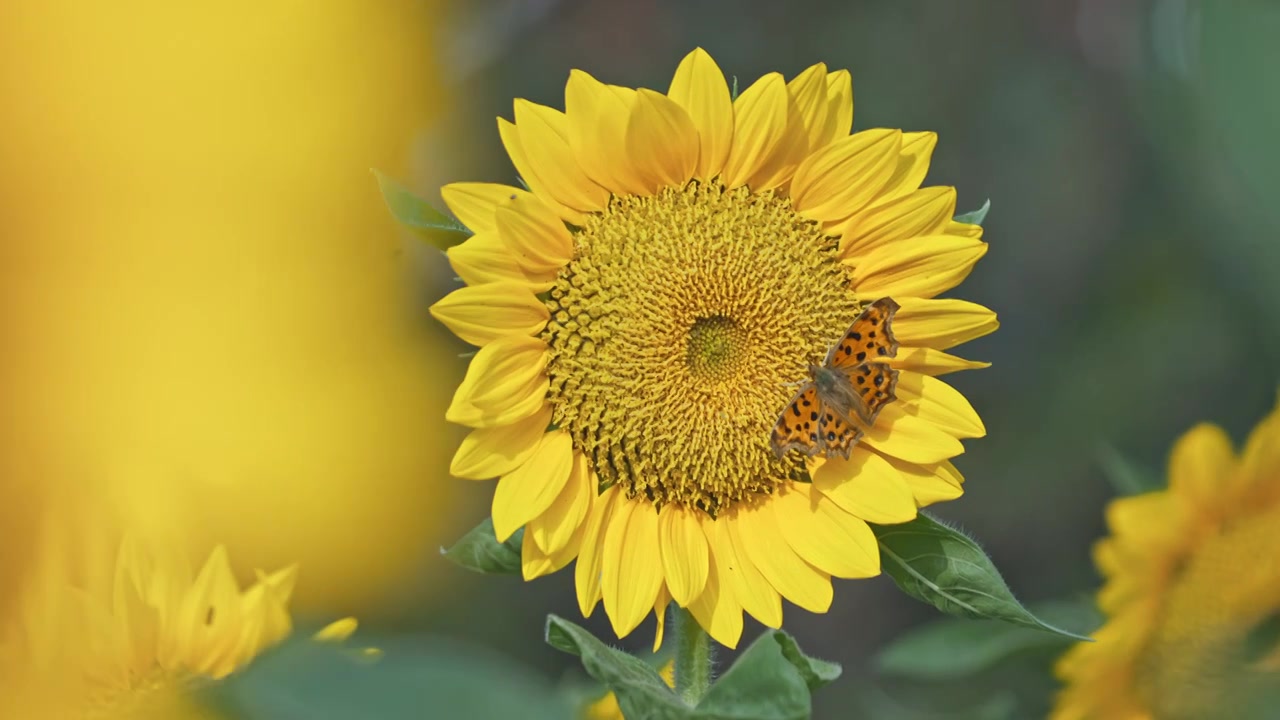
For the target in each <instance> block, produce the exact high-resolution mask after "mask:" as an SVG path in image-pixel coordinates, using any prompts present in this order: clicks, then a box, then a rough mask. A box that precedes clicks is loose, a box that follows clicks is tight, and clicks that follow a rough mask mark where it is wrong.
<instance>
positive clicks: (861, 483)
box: [813, 445, 916, 525]
mask: <svg viewBox="0 0 1280 720" xmlns="http://www.w3.org/2000/svg"><path fill="white" fill-rule="evenodd" d="M813 487H814V489H815V490H817V491H819V492H820V493H822V494H823V495H825V496H826V497H828V498H830V499H831V502H833V503H835V504H836V505H837V506H839V507H840V508H841V509H843V510H844V511H845V512H848V513H850V514H852V515H854V516H855V517H859V518H862V519H863V520H866V521H867V522H873V523H876V524H878V525H892V524H894V523H903V522H908V521H910V520H914V519H915V517H916V501H915V497H914V496H912V494H911V487H910V486H909V485H907V482H906V480H905V479H904V478H903V477H902V475H901V473H899V472H898V471H897V470H896V469H894V467H893V466H892V465H890V464H889V461H887V460H885V459H884V458H882V457H880V456H879V455H877V454H875V453H874V452H871V451H870V450H868V449H866V448H864V447H862V446H860V445H859V446H855V447H854V448H853V450H852V451H851V452H850V453H849V459H848V460H846V459H844V458H832V459H828V460H827V461H826V462H824V463H822V465H821V466H820V467H819V468H818V469H817V470H815V471H814V472H813Z"/></svg>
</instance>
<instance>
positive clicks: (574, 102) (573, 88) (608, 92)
mask: <svg viewBox="0 0 1280 720" xmlns="http://www.w3.org/2000/svg"><path fill="white" fill-rule="evenodd" d="M635 101H636V91H635V90H632V89H631V88H624V87H618V86H616V85H606V84H604V83H602V82H600V81H599V80H596V79H595V78H593V77H591V75H589V74H587V73H585V72H583V71H581V70H573V71H571V72H570V73H569V82H568V83H567V84H566V85H565V89H564V104H565V115H566V116H567V118H568V132H569V147H570V148H572V149H573V154H574V157H576V158H577V159H578V165H580V166H581V167H582V170H583V172H585V173H586V174H587V177H589V178H591V179H592V180H594V181H596V182H597V183H599V184H600V185H601V186H603V187H605V188H609V189H612V190H613V191H615V192H616V193H619V194H626V195H642V194H644V190H645V184H644V181H643V180H642V179H641V178H640V175H639V173H637V172H636V168H635V166H634V164H633V162H632V158H631V156H630V155H629V154H628V153H622V152H618V149H619V148H623V147H626V138H627V125H628V123H629V122H630V119H631V108H632V107H633V106H634V105H635Z"/></svg>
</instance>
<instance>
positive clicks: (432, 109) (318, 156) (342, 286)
mask: <svg viewBox="0 0 1280 720" xmlns="http://www.w3.org/2000/svg"><path fill="white" fill-rule="evenodd" d="M439 5H440V3H439V2H437V1H435V0H426V1H425V2H423V1H420V0H385V1H381V2H365V1H364V0H321V1H320V2H300V1H298V0H285V1H284V2H273V3H266V4H264V3H260V2H252V1H250V0H227V1H224V2H218V3H194V4H192V3H173V2H167V1H165V0H125V1H124V2H121V3H85V2H82V1H81V0H14V1H12V2H4V3H0V103H2V104H3V106H4V108H5V110H4V112H3V113H0V157H3V158H4V162H3V164H2V166H0V346H3V347H4V348H5V349H6V350H5V352H4V353H3V354H0V395H2V396H3V397H4V398H5V402H4V403H3V407H2V408H0V483H2V484H3V486H4V489H5V492H4V497H5V498H6V503H3V504H2V505H3V508H0V523H3V524H4V525H5V539H6V547H7V550H6V556H7V557H6V558H5V559H4V560H0V563H2V564H3V565H0V580H4V581H5V582H6V584H10V585H11V583H8V581H9V580H10V579H13V578H18V577H21V575H22V574H23V573H24V572H25V571H26V566H27V565H28V564H29V562H30V560H29V558H30V556H31V554H32V553H33V552H34V550H33V548H32V547H30V546H29V543H28V542H27V540H25V539H24V538H26V537H29V536H30V534H31V533H32V532H33V528H30V527H26V526H27V525H29V522H28V518H29V517H30V516H31V511H32V510H35V509H44V508H46V507H47V506H48V505H49V504H50V502H51V501H50V500H48V499H47V498H46V497H45V496H46V495H47V494H48V493H49V492H50V491H51V490H52V489H53V488H54V487H56V486H62V487H63V488H64V489H65V490H66V491H67V493H68V494H74V493H78V492H81V491H82V490H88V489H90V486H93V487H92V490H93V492H94V493H95V494H97V495H98V496H100V497H101V498H102V505H100V506H99V507H97V508H96V509H95V511H96V512H100V513H104V514H113V515H116V516H118V517H119V518H120V522H121V523H123V524H124V525H126V526H128V527H132V528H136V529H139V530H141V531H152V530H155V531H167V530H172V529H174V528H180V529H181V530H182V531H183V532H182V537H183V542H184V543H185V544H187V545H189V546H190V550H191V557H192V558H197V557H199V558H203V557H206V556H207V555H208V553H209V550H210V548H212V547H213V546H214V545H215V544H218V543H222V544H225V545H226V547H227V549H228V551H229V553H230V558H231V562H232V563H233V564H234V566H235V567H236V569H237V570H238V571H239V572H241V573H242V574H243V573H244V572H245V571H246V570H248V569H250V568H253V567H273V566H281V565H285V564H288V563H293V562H298V563H301V564H302V566H303V567H305V568H307V571H306V573H305V574H304V576H303V578H302V580H301V583H300V585H299V587H298V588H297V593H296V595H297V597H296V604H297V606H298V607H299V609H302V610H306V609H313V610H316V611H319V612H342V613H344V614H345V613H346V612H362V613H363V612H364V611H365V610H366V609H367V608H370V607H372V606H374V605H378V604H382V603H386V602H388V600H387V599H388V597H389V593H391V592H392V591H395V590H397V589H403V588H406V587H412V586H413V585H412V584H413V583H421V577H422V571H423V569H424V568H426V567H429V565H428V564H427V563H424V562H422V560H423V558H425V557H430V553H431V552H432V551H433V550H434V548H435V547H436V546H437V545H439V544H440V543H441V542H443V541H444V540H445V539H446V538H448V537H450V536H452V535H453V534H454V532H455V531H456V528H452V527H442V526H441V523H443V522H445V520H443V518H446V517H448V513H447V509H448V507H449V505H450V503H451V498H452V497H453V493H454V488H453V487H452V484H451V483H447V482H446V483H441V482H433V481H432V478H435V477H441V476H444V475H445V462H446V459H445V455H446V449H445V448H446V447H447V446H448V445H449V443H450V439H449V437H448V434H447V432H446V431H445V428H444V427H443V425H444V423H443V422H442V421H441V420H440V416H441V415H442V414H443V410H444V407H445V405H446V404H447V400H448V398H447V394H446V391H445V390H443V389H441V386H442V385H444V384H445V383H442V382H441V379H440V377H439V375H440V373H441V372H442V371H439V370H435V369H434V368H443V367H450V368H451V367H453V365H452V363H448V362H446V361H447V360H450V359H452V355H451V354H446V353H445V351H444V350H443V348H442V347H438V345H439V343H438V342H437V339H436V338H435V337H434V336H433V334H432V333H433V332H434V330H433V329H431V328H430V327H429V324H427V323H423V322H422V320H421V318H420V317H419V316H420V310H415V305H416V297H415V295H416V292H417V291H416V289H415V288H414V287H413V286H412V283H411V281H412V276H411V272H410V268H409V267H408V264H407V262H406V257H405V255H404V254H403V253H401V251H400V248H399V244H398V239H397V236H396V230H395V228H394V226H393V224H392V223H391V222H390V220H389V219H388V218H387V217H386V215H385V211H384V208H383V206H382V202H381V199H380V197H379V196H378V192H377V189H376V185H375V183H374V181H373V178H372V176H371V175H370V173H369V168H371V167H379V168H387V169H389V170H394V169H397V168H399V169H401V170H402V171H404V172H407V171H408V167H409V158H410V156H411V154H412V151H413V149H414V145H415V143H419V142H421V141H422V139H423V137H424V133H425V132H427V131H428V130H430V129H431V126H432V124H433V123H434V122H436V121H437V120H438V118H439V116H440V107H441V106H442V102H443V98H442V91H441V88H440V83H439V78H438V76H437V75H438V73H437V69H436V66H435V63H434V59H433V48H432V39H431V33H432V31H433V28H434V26H435V23H434V22H433V18H434V17H435V16H436V14H437V13H438V12H439V10H440V9H439ZM286 509H287V512H283V511H284V510H286ZM11 533H12V535H13V536H15V537H14V538H11V537H10V534H11ZM11 539H13V540H14V542H13V544H12V545H9V544H8V543H9V541H10V540H11ZM8 548H12V549H13V552H12V556H11V557H9V555H11V553H10V552H9V551H8ZM419 587H421V586H419ZM0 609H2V608H0Z"/></svg>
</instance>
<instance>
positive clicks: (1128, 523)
mask: <svg viewBox="0 0 1280 720" xmlns="http://www.w3.org/2000/svg"><path fill="white" fill-rule="evenodd" d="M1186 507H1187V506H1186V504H1185V503H1183V502H1181V500H1180V499H1179V498H1177V497H1176V496H1174V495H1173V494H1172V493H1169V492H1165V491H1160V492H1149V493H1144V494H1142V495H1131V496H1129V497H1122V498H1119V499H1116V500H1112V501H1111V504H1110V505H1108V506H1107V509H1106V516H1107V525H1108V526H1110V528H1111V532H1112V534H1113V535H1114V536H1115V537H1116V538H1117V539H1119V540H1121V541H1122V542H1123V543H1125V544H1126V545H1130V546H1136V547H1140V548H1146V549H1148V550H1149V551H1155V550H1158V549H1160V548H1170V547H1176V546H1177V545H1178V544H1179V543H1180V542H1182V541H1183V539H1184V537H1185V532H1186V531H1185V527H1186V526H1185V525H1184V524H1183V522H1184V521H1185V519H1186V517H1187V511H1186Z"/></svg>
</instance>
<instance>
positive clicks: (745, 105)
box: [720, 73, 807, 192]
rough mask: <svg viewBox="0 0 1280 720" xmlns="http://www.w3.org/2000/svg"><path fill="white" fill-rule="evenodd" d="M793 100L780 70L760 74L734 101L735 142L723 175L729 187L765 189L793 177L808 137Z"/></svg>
mask: <svg viewBox="0 0 1280 720" xmlns="http://www.w3.org/2000/svg"><path fill="white" fill-rule="evenodd" d="M790 104H791V98H790V96H789V95H788V94H787V84H786V82H785V81H784V80H783V79H782V76H781V75H779V74H778V73H769V74H768V75H765V76H764V77H762V78H760V79H759V80H757V81H756V82H755V83H753V84H752V85H751V87H749V88H747V89H746V90H744V91H743V92H742V94H741V95H739V96H738V99H737V100H736V101H734V104H733V146H732V147H731V148H730V149H729V157H728V158H727V159H726V160H725V166H724V173H722V174H721V176H720V177H721V180H722V181H723V182H724V184H725V187H727V188H729V189H733V188H736V187H739V186H742V185H749V186H750V187H751V189H752V190H753V191H755V192H761V191H764V190H768V189H769V188H772V187H775V186H777V185H780V184H782V183H783V182H786V181H787V180H788V179H789V178H790V177H791V173H792V172H793V171H794V170H795V167H796V165H798V164H799V162H800V161H801V160H802V159H803V156H804V151H805V143H806V142H807V138H806V136H805V134H804V128H803V127H802V126H801V125H800V122H799V118H798V117H796V116H795V115H794V114H793V113H792V112H791V108H790Z"/></svg>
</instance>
